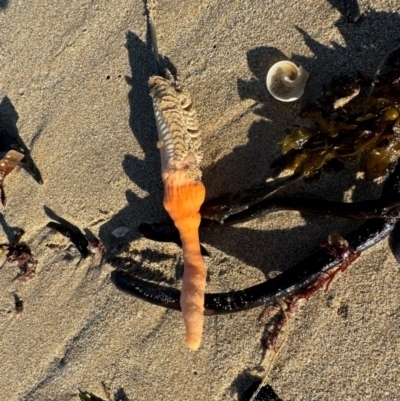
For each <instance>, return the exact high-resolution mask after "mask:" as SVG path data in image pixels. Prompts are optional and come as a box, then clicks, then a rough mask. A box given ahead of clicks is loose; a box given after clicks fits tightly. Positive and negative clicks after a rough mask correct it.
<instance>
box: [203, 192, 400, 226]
mask: <svg viewBox="0 0 400 401" xmlns="http://www.w3.org/2000/svg"><path fill="white" fill-rule="evenodd" d="M399 207H400V195H398V194H397V195H391V196H388V197H386V198H380V199H375V200H369V201H362V202H351V203H350V202H336V201H329V200H324V199H308V198H296V197H294V198H289V197H278V198H273V199H265V200H263V201H261V202H259V203H257V204H255V205H253V206H251V207H249V208H248V209H246V210H243V211H242V212H240V213H237V214H234V215H231V216H228V217H227V218H226V219H225V220H224V221H223V224H225V225H232V224H237V223H242V222H246V221H249V220H252V219H255V218H258V217H261V216H264V215H266V214H269V213H274V212H278V211H283V210H295V211H298V212H303V213H315V214H323V215H325V216H336V217H343V218H349V219H361V220H365V219H372V218H382V217H386V216H387V215H389V214H390V212H391V211H393V210H394V209H396V210H397V209H398V208H399ZM202 223H203V224H202V227H211V226H212V227H216V226H217V224H215V223H214V224H213V223H211V222H210V221H208V220H205V221H204V222H202Z"/></svg>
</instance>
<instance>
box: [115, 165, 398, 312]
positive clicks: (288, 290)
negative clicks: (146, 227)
mask: <svg viewBox="0 0 400 401" xmlns="http://www.w3.org/2000/svg"><path fill="white" fill-rule="evenodd" d="M399 189H400V162H399V163H398V164H397V166H396V168H395V170H394V171H393V172H392V173H391V174H390V175H389V177H388V179H387V180H386V182H385V184H384V188H383V191H382V197H381V199H386V198H390V197H392V196H394V195H396V194H399V192H400V191H399ZM399 212H400V208H399V207H395V208H393V209H391V212H390V216H389V215H386V216H385V215H383V216H382V217H380V218H371V219H369V220H367V221H366V222H365V223H364V224H362V225H361V226H360V227H359V228H357V229H356V230H355V231H353V232H352V233H350V234H348V235H347V236H346V237H345V239H346V240H347V242H348V246H347V247H348V249H349V250H350V251H351V252H352V253H353V254H355V253H358V252H362V251H364V250H366V249H368V248H370V247H371V246H373V245H375V244H377V243H378V242H380V241H381V240H383V239H384V238H386V237H387V236H388V235H389V234H390V232H391V231H392V230H393V228H394V227H395V225H396V222H397V220H398V214H399ZM345 262H346V261H345V260H344V259H343V256H342V255H341V254H340V253H338V252H332V249H330V248H329V247H321V248H320V249H319V250H318V251H316V252H314V253H313V254H311V255H310V256H308V257H307V258H305V259H304V260H303V261H301V262H300V263H297V264H296V265H295V266H293V267H291V268H289V269H287V270H285V271H284V272H283V273H281V274H280V275H279V276H276V277H274V278H273V279H270V280H267V281H265V282H263V283H261V284H257V285H255V286H252V287H249V288H246V289H244V290H240V291H234V292H229V293H215V294H206V296H205V305H204V307H205V311H204V313H205V314H206V315H215V314H224V313H233V312H238V311H243V310H247V309H251V308H255V307H257V306H261V305H266V304H271V303H274V302H276V301H277V300H278V299H280V298H284V297H288V296H292V295H295V294H297V293H299V292H302V291H304V290H306V289H307V288H309V287H312V286H313V285H315V283H316V282H317V281H318V280H319V279H320V278H321V277H322V275H324V273H327V272H329V271H330V270H331V269H333V268H335V267H338V266H340V265H341V264H342V263H345ZM111 279H112V281H113V283H114V284H115V285H116V286H117V288H119V289H121V290H123V291H125V292H127V293H128V294H131V295H133V296H135V297H138V298H140V299H143V300H145V301H147V302H150V303H153V304H155V305H159V306H164V307H166V308H171V309H176V310H180V306H179V298H180V291H178V290H176V289H174V288H170V287H166V286H161V285H157V284H154V283H150V282H147V281H143V280H141V279H139V278H137V277H134V276H133V275H131V274H129V273H127V272H124V271H120V270H115V271H113V272H112V273H111Z"/></svg>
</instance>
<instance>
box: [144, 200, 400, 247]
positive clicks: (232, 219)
mask: <svg viewBox="0 0 400 401" xmlns="http://www.w3.org/2000/svg"><path fill="white" fill-rule="evenodd" d="M399 208H400V195H399V194H391V195H389V196H387V197H385V198H380V199H376V200H369V201H363V202H352V203H346V202H335V201H329V200H324V199H307V198H289V197H278V198H272V199H265V200H263V201H261V202H259V203H257V204H255V205H253V206H251V207H249V208H248V209H246V210H243V211H241V212H239V213H236V214H232V215H229V216H227V217H226V218H225V219H224V220H223V222H222V223H221V222H219V221H217V220H212V219H207V218H202V220H201V225H200V229H203V228H219V227H222V226H223V225H225V226H226V225H233V224H238V223H243V222H246V221H249V220H252V219H255V218H258V217H261V216H264V215H266V214H269V213H274V212H278V211H283V210H295V211H299V212H304V213H317V214H323V215H325V216H336V217H343V218H350V219H361V220H366V219H372V218H383V217H386V216H392V214H393V215H397V214H398V212H397V210H398V209H399ZM394 217H396V216H394ZM139 231H140V233H141V234H142V235H143V236H144V237H145V238H148V239H151V240H153V241H159V242H174V243H176V244H178V245H180V244H181V242H180V238H179V232H178V230H177V229H176V228H175V226H174V225H173V223H172V222H170V223H153V224H149V223H141V224H140V225H139Z"/></svg>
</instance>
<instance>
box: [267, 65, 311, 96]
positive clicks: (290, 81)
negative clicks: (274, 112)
mask: <svg viewBox="0 0 400 401" xmlns="http://www.w3.org/2000/svg"><path fill="white" fill-rule="evenodd" d="M308 75H309V74H308V72H307V71H306V70H305V69H304V68H303V67H297V66H296V64H293V63H292V62H291V61H286V60H285V61H279V62H278V63H276V64H274V65H273V66H272V67H271V68H270V69H269V71H268V74H267V88H268V91H269V93H270V94H271V95H272V96H273V97H274V98H275V99H278V100H280V101H282V102H294V101H295V100H297V99H300V97H301V96H302V95H303V93H304V88H305V86H306V82H307V79H308Z"/></svg>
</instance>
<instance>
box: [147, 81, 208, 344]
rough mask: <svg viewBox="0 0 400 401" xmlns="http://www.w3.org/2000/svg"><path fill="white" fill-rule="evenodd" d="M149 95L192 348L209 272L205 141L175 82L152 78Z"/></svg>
mask: <svg viewBox="0 0 400 401" xmlns="http://www.w3.org/2000/svg"><path fill="white" fill-rule="evenodd" d="M149 86H150V93H151V96H152V97H153V108H154V114H155V118H156V123H157V131H158V136H159V142H158V147H159V148H160V151H161V164H162V177H163V181H164V190H165V192H164V207H165V209H166V210H167V212H168V213H169V215H170V217H171V219H172V220H173V221H174V224H175V226H176V227H177V229H178V230H179V234H180V237H181V241H182V248H183V262H184V273H183V283H182V293H181V294H182V295H181V299H180V303H181V308H182V313H183V319H184V322H185V328H186V340H187V344H188V346H189V348H190V349H191V350H197V349H198V348H199V346H200V342H201V336H202V333H203V322H204V294H205V286H206V273H205V266H204V261H203V258H202V256H201V252H200V241H199V230H198V229H199V225H200V219H201V216H200V207H201V205H202V203H203V202H204V198H205V187H204V185H203V184H202V182H201V170H200V167H199V163H200V160H201V154H200V152H199V147H200V137H199V135H198V125H197V117H196V113H195V111H194V110H193V108H192V102H191V100H190V97H189V96H188V95H187V94H185V93H183V92H181V91H180V90H178V89H177V87H176V85H175V83H174V81H173V80H170V79H166V78H162V77H160V76H153V77H151V78H150V80H149Z"/></svg>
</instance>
